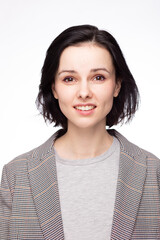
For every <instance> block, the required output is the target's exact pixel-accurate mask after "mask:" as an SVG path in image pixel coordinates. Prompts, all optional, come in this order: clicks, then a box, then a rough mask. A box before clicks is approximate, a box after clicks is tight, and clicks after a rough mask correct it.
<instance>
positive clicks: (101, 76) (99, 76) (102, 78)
mask: <svg viewBox="0 0 160 240" xmlns="http://www.w3.org/2000/svg"><path fill="white" fill-rule="evenodd" d="M96 78H101V79H96ZM94 79H96V80H97V81H104V80H105V79H106V78H105V77H104V76H103V75H97V76H96V77H95V78H94Z"/></svg>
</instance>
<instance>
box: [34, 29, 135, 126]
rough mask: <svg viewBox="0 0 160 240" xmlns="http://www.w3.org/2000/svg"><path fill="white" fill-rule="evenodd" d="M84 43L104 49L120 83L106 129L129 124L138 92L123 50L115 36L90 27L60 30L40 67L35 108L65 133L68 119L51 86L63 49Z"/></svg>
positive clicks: (107, 119) (46, 119)
mask: <svg viewBox="0 0 160 240" xmlns="http://www.w3.org/2000/svg"><path fill="white" fill-rule="evenodd" d="M83 42H93V43H95V44H97V45H99V46H101V47H104V48H105V49H107V50H108V51H109V53H110V55H111V57H112V61H113V65H114V67H115V73H116V81H120V82H121V90H120V92H119V95H118V97H116V98H114V100H113V107H112V109H111V111H110V113H109V114H108V115H107V118H106V126H109V127H111V126H113V125H116V124H118V123H120V122H121V123H124V122H128V121H129V120H131V119H132V117H133V116H134V114H135V112H136V110H137V108H138V103H139V92H138V88H137V85H136V83H135V80H134V78H133V76H132V74H131V72H130V70H129V68H128V66H127V64H126V61H125V59H124V57H123V54H122V51H121V49H120V47H119V45H118V43H117V41H116V40H115V39H114V37H113V36H112V35H111V34H110V33H108V32H106V31H104V30H99V29H98V28H97V27H95V26H91V25H79V26H73V27H70V28H68V29H66V30H65V31H63V32H62V33H61V34H60V35H59V36H58V37H57V38H55V40H54V41H53V42H52V43H51V45H50V47H49V48H48V50H47V53H46V58H45V61H44V65H43V67H42V76H41V83H40V86H39V93H38V97H37V101H36V103H37V107H38V109H39V110H40V113H41V114H42V115H43V117H44V119H45V121H49V122H50V123H52V122H54V123H55V126H62V128H63V129H64V130H67V118H66V117H65V116H64V114H63V113H62V112H61V110H60V108H59V104H58V100H57V99H55V98H54V96H53V93H52V89H51V86H52V84H53V83H54V81H55V75H56V72H57V70H58V67H59V61H60V56H61V54H62V52H63V50H64V49H65V48H67V47H69V46H73V45H76V44H79V43H83Z"/></svg>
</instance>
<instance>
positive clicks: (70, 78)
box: [63, 75, 106, 83]
mask: <svg viewBox="0 0 160 240" xmlns="http://www.w3.org/2000/svg"><path fill="white" fill-rule="evenodd" d="M97 78H98V79H97ZM105 79H106V78H105V77H104V76H103V75H97V76H95V77H94V78H93V80H95V81H99V82H100V81H104V80H105ZM63 81H64V82H66V83H69V82H73V81H75V79H74V78H73V77H65V78H64V79H63Z"/></svg>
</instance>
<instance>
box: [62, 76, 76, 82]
mask: <svg viewBox="0 0 160 240" xmlns="http://www.w3.org/2000/svg"><path fill="white" fill-rule="evenodd" d="M73 80H74V79H73V78H72V77H66V78H64V79H63V81H64V82H73Z"/></svg>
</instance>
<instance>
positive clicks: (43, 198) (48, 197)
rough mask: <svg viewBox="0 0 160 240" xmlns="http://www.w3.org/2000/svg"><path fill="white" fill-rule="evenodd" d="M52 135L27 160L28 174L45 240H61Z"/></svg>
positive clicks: (60, 221)
mask: <svg viewBox="0 0 160 240" xmlns="http://www.w3.org/2000/svg"><path fill="white" fill-rule="evenodd" d="M54 138H55V135H53V136H52V137H51V138H50V139H49V140H48V141H47V142H46V143H44V144H43V145H42V146H40V147H39V148H37V149H36V150H35V151H34V152H33V154H32V156H30V157H29V160H28V174H29V179H30V184H31V190H32V194H33V199H34V202H35V206H36V211H37V215H38V219H39V222H40V226H41V229H42V232H43V235H44V239H46V240H52V239H56V240H63V239H64V233H63V224H62V216H61V209H60V199H59V192H58V184H57V174H56V161H55V156H54V151H53V141H54Z"/></svg>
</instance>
